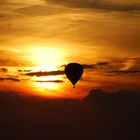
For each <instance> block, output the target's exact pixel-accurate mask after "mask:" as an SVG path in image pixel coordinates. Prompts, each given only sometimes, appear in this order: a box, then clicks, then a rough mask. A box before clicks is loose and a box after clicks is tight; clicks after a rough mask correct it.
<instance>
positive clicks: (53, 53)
mask: <svg viewBox="0 0 140 140" xmlns="http://www.w3.org/2000/svg"><path fill="white" fill-rule="evenodd" d="M139 32H140V2H139V0H133V1H130V0H126V1H125V2H123V1H121V0H87V1H85V0H66V1H65V0H25V1H20V0H4V1H0V46H1V47H0V52H1V53H0V67H1V68H7V69H8V72H7V73H4V71H3V70H2V69H1V70H0V77H1V81H0V86H1V88H0V89H1V90H4V87H3V85H6V84H7V86H8V83H9V81H10V82H13V84H14V86H12V89H14V90H15V89H18V86H19V87H20V86H21V85H22V86H23V87H24V86H25V85H26V86H27V85H30V86H29V88H30V89H31V88H32V89H33V91H32V92H33V93H34V90H35V89H36V87H37V84H38V86H40V88H38V89H40V90H48V92H50V94H51V93H52V92H53V91H52V90H53V89H57V90H56V93H59V94H60V93H61V94H62V96H65V97H75V96H77V97H81V96H84V95H85V94H87V93H88V92H89V90H90V89H92V88H96V87H99V88H105V89H115V88H116V85H118V84H119V85H120V87H125V88H126V87H129V88H135V89H137V88H138V82H139V80H138V78H137V77H139V76H140V74H139V73H140V72H139V71H140V40H139V38H140V34H139ZM69 62H78V63H81V64H84V65H85V69H86V70H85V73H84V77H83V79H84V80H81V82H80V83H79V88H78V89H77V91H73V89H71V90H72V91H71V92H76V93H77V94H76V95H75V94H73V95H72V96H71V94H70V92H68V93H67V91H70V87H71V85H69V84H68V83H67V82H68V81H67V80H66V79H65V78H64V75H63V76H62V75H61V77H57V78H54V77H55V76H54V75H52V76H53V78H52V77H51V78H52V79H51V80H53V81H54V79H55V80H63V81H64V82H60V83H55V82H54V83H53V82H52V83H47V84H48V85H49V86H50V87H52V88H51V89H49V88H48V87H49V86H48V85H44V83H36V82H32V80H34V79H33V78H34V77H30V76H29V77H28V76H27V77H26V76H25V77H24V76H23V74H25V72H21V73H19V72H18V70H29V69H30V70H31V72H38V71H57V70H59V69H60V70H63V67H62V65H65V64H67V63H69ZM102 62H106V63H105V64H104V63H102ZM26 73H28V72H27V71H26ZM95 73H96V74H95ZM90 74H93V75H92V76H91V75H90ZM94 74H95V75H94ZM116 75H117V76H116ZM15 76H16V79H20V80H21V81H20V82H16V83H15V81H14V80H13V79H10V80H9V79H5V78H9V77H10V78H13V77H14V78H15ZM58 76H59V75H58ZM46 78H47V77H46ZM126 78H127V80H125V79H126ZM4 79H5V80H4ZM25 79H26V80H25ZM42 79H43V78H42ZM114 79H115V80H116V79H117V81H119V82H114ZM118 79H119V80H118ZM27 81H28V82H30V84H27V83H28V82H27ZM26 82H27V83H26ZM53 84H54V85H53ZM9 85H11V84H9ZM121 85H122V86H121ZM7 86H6V87H5V89H6V88H7ZM26 86H25V87H26ZM53 86H54V87H53ZM57 86H58V87H57ZM66 86H68V88H66ZM13 87H14V88H13ZM15 87H16V88H15ZM27 87H28V86H27ZM23 89H24V88H23ZM137 90H139V89H137ZM29 91H30V92H31V90H29ZM35 91H37V90H35ZM37 92H39V93H40V92H42V91H37ZM80 93H81V94H82V95H79V94H80ZM59 94H58V95H59ZM65 94H66V95H65ZM56 95H57V94H56Z"/></svg>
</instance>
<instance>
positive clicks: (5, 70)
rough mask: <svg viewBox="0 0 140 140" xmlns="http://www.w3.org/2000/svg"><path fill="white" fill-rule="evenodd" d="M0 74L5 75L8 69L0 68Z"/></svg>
mask: <svg viewBox="0 0 140 140" xmlns="http://www.w3.org/2000/svg"><path fill="white" fill-rule="evenodd" d="M0 72H4V73H7V72H8V69H7V68H0Z"/></svg>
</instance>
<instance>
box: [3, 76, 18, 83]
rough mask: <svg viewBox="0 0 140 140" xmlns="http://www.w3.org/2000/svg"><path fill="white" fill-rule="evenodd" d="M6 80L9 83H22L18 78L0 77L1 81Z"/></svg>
mask: <svg viewBox="0 0 140 140" xmlns="http://www.w3.org/2000/svg"><path fill="white" fill-rule="evenodd" d="M5 80H8V81H15V82H19V81H20V79H17V78H12V77H9V78H3V77H0V81H5Z"/></svg>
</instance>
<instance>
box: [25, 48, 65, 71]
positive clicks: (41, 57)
mask: <svg viewBox="0 0 140 140" xmlns="http://www.w3.org/2000/svg"><path fill="white" fill-rule="evenodd" d="M65 54H66V52H65V51H64V50H63V49H60V48H57V47H56V48H55V47H54V46H53V47H34V48H33V47H32V48H30V49H29V56H28V59H30V60H31V61H32V63H33V64H34V65H35V66H36V67H38V68H40V69H43V70H46V71H52V70H55V69H56V68H57V66H58V65H61V64H63V63H64V62H65Z"/></svg>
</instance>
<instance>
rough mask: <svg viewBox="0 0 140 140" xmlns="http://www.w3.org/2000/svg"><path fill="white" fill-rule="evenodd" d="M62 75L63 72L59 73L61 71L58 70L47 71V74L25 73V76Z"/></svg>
mask: <svg viewBox="0 0 140 140" xmlns="http://www.w3.org/2000/svg"><path fill="white" fill-rule="evenodd" d="M63 74H64V71H61V70H58V71H49V72H47V71H46V72H41V71H39V72H29V73H26V74H25V75H27V76H38V77H40V76H50V75H63Z"/></svg>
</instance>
